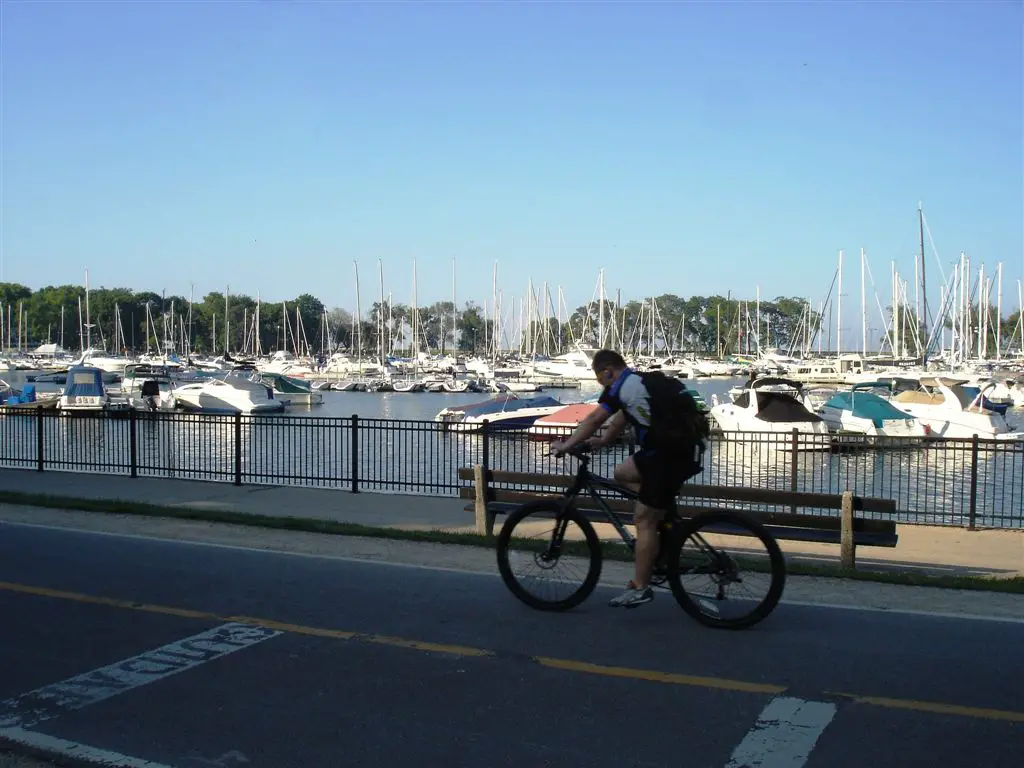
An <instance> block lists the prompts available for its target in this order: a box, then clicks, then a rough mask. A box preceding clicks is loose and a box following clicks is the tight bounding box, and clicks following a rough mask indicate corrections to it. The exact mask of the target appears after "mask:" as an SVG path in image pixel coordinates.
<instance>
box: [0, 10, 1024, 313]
mask: <svg viewBox="0 0 1024 768" xmlns="http://www.w3.org/2000/svg"><path fill="white" fill-rule="evenodd" d="M0 13H2V19H0V25H2V26H0V30H2V41H0V43H2V45H0V56H2V67H3V70H2V107H3V114H2V120H3V123H2V151H3V157H2V161H3V167H2V177H0V181H2V195H3V197H2V224H3V230H2V249H3V261H4V266H3V278H4V279H5V280H7V281H16V282H22V283H25V284H27V285H29V286H31V287H33V288H38V287H40V286H42V285H45V284H55V283H80V282H81V281H82V280H83V271H84V269H85V268H86V267H88V268H89V270H90V277H91V283H92V284H93V285H94V286H106V287H113V286H124V287H129V288H132V289H135V290H141V289H154V290H157V291H159V290H162V289H166V290H167V291H168V293H177V294H183V295H186V296H187V295H188V292H189V285H190V283H195V286H196V294H197V296H201V295H203V294H205V293H207V292H209V291H213V290H216V291H222V290H224V288H225V286H226V285H230V286H231V290H232V292H233V293H246V294H249V295H252V296H255V295H256V294H257V292H260V293H261V294H262V295H263V297H264V298H266V299H268V300H276V299H281V298H290V297H293V296H295V295H297V294H299V293H303V292H309V293H313V294H315V295H318V296H319V297H321V298H322V299H323V300H324V301H325V303H326V304H327V305H328V306H345V307H348V308H354V304H355V291H354V287H353V277H352V276H353V265H352V261H353V259H356V260H358V261H359V263H360V275H361V279H362V290H363V302H364V304H363V306H364V307H366V306H368V304H369V302H370V301H372V299H373V297H374V296H375V295H376V294H377V291H378V286H377V276H376V270H377V259H378V258H380V259H383V261H384V273H385V282H386V285H385V290H386V291H390V292H392V293H393V294H394V297H395V299H396V300H398V301H409V300H410V299H411V286H412V259H413V257H416V259H417V264H418V273H419V291H418V294H419V299H420V302H421V303H427V302H430V301H433V300H437V299H443V298H447V297H449V295H450V290H451V260H452V258H453V257H455V258H456V259H457V261H458V283H459V298H460V303H461V300H463V299H467V298H475V299H477V300H483V299H485V298H489V297H490V293H491V269H492V265H493V263H494V260H496V259H497V260H498V262H499V284H500V287H502V288H503V289H504V291H505V294H506V296H513V295H514V296H522V295H523V293H524V290H525V287H526V283H527V279H528V278H533V280H534V281H535V282H543V281H545V280H546V281H547V282H548V283H549V284H551V285H552V286H559V285H560V286H561V287H562V288H563V291H564V292H565V293H566V297H567V301H568V303H569V304H570V306H571V307H574V306H576V305H578V304H581V303H584V302H585V301H586V300H587V299H589V297H590V296H591V294H592V292H593V290H594V287H595V284H596V281H597V272H598V268H599V267H604V268H605V270H606V281H607V286H608V289H609V290H610V291H615V290H616V289H621V291H622V297H623V299H627V298H638V297H641V296H645V295H651V294H655V295H657V294H661V293H664V292H671V293H676V294H680V295H684V296H685V295H692V294H707V293H713V292H718V293H723V294H724V293H726V292H727V291H732V292H733V294H734V295H737V294H739V295H743V296H747V297H753V296H754V293H755V290H756V289H757V287H758V286H760V289H761V295H762V296H764V297H774V296H777V295H799V296H805V297H808V298H810V299H811V300H812V301H813V302H814V303H815V304H816V303H817V301H818V300H819V299H821V298H823V297H824V295H825V292H826V291H827V290H828V287H829V284H830V282H831V280H832V275H833V272H834V270H835V267H836V262H837V252H838V250H839V249H840V248H842V249H844V250H845V251H846V253H847V259H848V262H847V263H848V265H849V268H848V270H847V271H846V281H847V285H846V289H845V290H844V293H846V294H847V297H846V298H845V299H844V302H847V303H848V304H849V305H850V306H854V305H856V306H857V307H859V293H860V290H859V267H858V266H857V263H856V262H857V258H858V257H857V254H858V252H859V249H860V248H861V247H863V248H865V249H867V253H868V257H869V259H870V265H871V268H872V270H873V272H874V275H875V280H876V283H877V287H878V291H879V293H880V295H881V301H882V303H883V305H884V304H886V303H887V301H888V296H889V261H890V260H891V259H896V260H897V261H898V267H899V268H900V269H901V270H902V271H903V273H904V275H905V276H906V277H907V279H908V281H910V282H912V281H913V258H912V257H913V254H914V252H915V251H916V249H917V214H916V209H917V204H918V201H919V200H920V201H923V203H924V207H925V214H926V217H927V219H928V221H929V224H930V226H931V230H932V233H933V234H934V237H935V241H936V246H937V248H938V251H939V254H940V256H941V257H942V260H943V261H944V262H946V263H947V264H948V263H949V262H951V261H952V260H953V259H955V258H956V256H957V254H958V253H959V251H960V250H961V249H966V250H967V251H968V252H970V253H971V255H972V257H973V259H974V262H975V264H978V263H980V262H982V261H984V262H985V264H986V266H987V268H988V269H989V270H994V268H995V265H996V263H997V262H999V261H1002V262H1003V264H1004V279H1005V281H1006V285H1005V288H1004V293H1005V296H1006V298H1005V300H1006V301H1007V302H1008V303H1010V298H1009V297H1011V296H1012V305H1013V306H1012V309H1015V308H1016V285H1015V281H1016V279H1017V278H1020V277H1022V273H1024V158H1022V143H1024V140H1022V92H1024V83H1022V69H1024V61H1022V50H1021V36H1022V21H1024V14H1022V5H1021V3H1020V2H1009V1H1005V2H995V1H990V2H986V1H985V0H974V2H965V3H957V2H864V3H858V2H809V3H798V2H791V3H781V4H775V3H770V2H747V3H739V2H736V3H728V2H714V3H649V4H648V3H641V2H628V3H596V2H571V3H570V2H548V3H540V2H537V3H527V2H506V3H483V2H479V3H431V2H415V3H387V2H375V3H345V2H321V3H303V2H184V1H182V2H166V3H160V2H140V3H125V2H116V3H114V2H111V3H95V2H88V1H87V0H76V1H75V2H19V1H18V0H6V2H3V4H2V5H0ZM928 268H929V270H930V272H931V274H933V275H934V274H935V273H936V272H937V267H936V262H935V260H934V258H933V257H931V256H929V263H928ZM933 285H934V283H933ZM932 301H933V302H934V301H937V292H936V295H935V297H934V298H933V299H932ZM871 303H872V305H873V304H874V301H873V299H872V300H871ZM1006 313H1007V314H1009V311H1007V312H1006ZM844 314H846V313H844ZM849 326H850V329H851V333H852V332H853V329H854V328H859V321H858V320H856V319H854V318H851V320H850V323H849Z"/></svg>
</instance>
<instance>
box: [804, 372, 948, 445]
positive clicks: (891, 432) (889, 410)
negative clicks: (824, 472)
mask: <svg viewBox="0 0 1024 768" xmlns="http://www.w3.org/2000/svg"><path fill="white" fill-rule="evenodd" d="M878 386H879V384H878V383H877V382H874V383H865V384H857V385H854V387H853V388H852V389H850V390H848V391H843V392H836V393H835V394H833V395H832V397H830V398H829V399H828V400H826V401H825V403H824V404H823V405H822V406H821V407H820V408H819V409H818V415H819V416H821V418H822V419H823V420H824V421H825V423H826V424H828V426H829V429H832V430H836V431H842V432H856V433H857V434H861V435H869V436H872V437H878V436H885V437H927V436H928V433H929V430H928V428H927V427H926V426H925V425H924V424H922V423H921V421H920V420H918V419H917V418H915V417H914V416H911V415H910V414H909V413H906V412H904V411H901V410H900V409H899V408H897V407H896V406H894V405H891V404H890V403H889V402H888V401H887V400H885V399H883V398H881V397H879V396H878V395H876V394H873V393H872V392H870V391H869V390H871V389H872V388H874V387H878Z"/></svg>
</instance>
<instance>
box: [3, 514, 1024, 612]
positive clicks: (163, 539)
mask: <svg viewBox="0 0 1024 768" xmlns="http://www.w3.org/2000/svg"><path fill="white" fill-rule="evenodd" d="M91 514H103V513H102V512H97V513H91ZM5 525H11V526H15V527H20V528H40V529H42V530H47V531H64V532H68V531H70V532H72V533H84V534H89V535H92V536H107V537H112V538H118V539H133V540H137V541H152V542H156V543H160V544H180V545H185V546H197V547H208V548H211V549H225V550H234V551H239V552H265V553H267V554H271V555H286V556H288V557H302V558H307V559H313V560H334V561H337V562H341V563H354V564H357V565H379V566H384V567H389V568H412V569H415V570H421V571H440V572H441V573H459V574H464V575H467V576H486V577H489V578H500V574H499V573H498V572H497V570H498V567H497V565H495V566H494V570H493V571H476V570H470V569H467V568H459V567H453V566H444V565H427V564H425V563H400V562H392V561H389V560H380V559H377V558H373V557H359V556H354V555H328V554H315V553H311V552H293V551H291V550H286V549H274V548H272V547H252V546H245V545H242V544H221V543H219V542H215V541H197V540H194V539H178V538H172V537H169V536H153V535H145V534H139V533H118V532H116V531H93V530H89V529H87V528H76V527H74V526H71V525H51V524H46V523H22V522H11V521H7V520H0V527H3V526H5ZM225 525H229V523H225ZM254 530H259V529H258V528H257V529H254ZM264 530H266V529H264ZM268 532H270V533H273V532H274V531H268ZM297 533H298V531H297ZM303 533H305V532H303ZM309 533H311V535H314V536H316V535H322V534H315V533H312V532H309ZM400 541H401V540H400ZM409 543H412V544H424V545H425V546H426V545H428V544H429V543H428V542H409ZM435 546H444V547H458V546H465V545H461V544H437V545H435ZM790 578H797V577H794V576H790ZM803 578H807V579H816V578H820V577H818V576H805V577H803ZM859 583H863V584H870V583H871V582H859ZM887 586H891V585H887ZM598 589H608V590H611V589H617V590H619V591H622V587H621V586H618V585H614V584H607V583H601V584H598ZM907 589H936V587H913V586H909V585H908V586H907ZM978 594H979V595H986V594H991V593H986V592H979V593H978ZM779 605H795V606H799V607H803V608H828V609H838V610H842V611H863V612H866V613H888V614H900V615H907V616H930V617H932V618H937V619H964V620H967V621H994V622H997V623H1000V624H1024V618H1018V617H1016V616H986V615H983V614H974V613H949V612H943V611H923V610H920V609H915V608H878V607H875V606H869V605H845V604H842V603H818V602H815V601H813V600H788V599H786V598H785V597H784V598H783V599H782V600H780V601H779Z"/></svg>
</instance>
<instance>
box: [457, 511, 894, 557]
mask: <svg viewBox="0 0 1024 768" xmlns="http://www.w3.org/2000/svg"><path fill="white" fill-rule="evenodd" d="M487 508H488V510H489V511H491V512H493V513H495V514H508V513H511V512H513V511H515V510H516V509H518V508H519V504H518V503H516V502H502V501H499V502H490V503H489V504H488V505H487ZM698 509H699V510H700V511H702V512H706V511H708V509H709V508H707V507H701V508H698ZM715 509H717V508H715ZM466 511H469V512H471V511H473V505H467V506H466ZM577 511H579V512H581V513H582V514H583V515H584V516H585V517H586V518H587V519H588V520H590V521H591V522H595V523H601V522H605V517H604V513H603V512H602V511H600V510H596V509H589V508H584V507H580V508H578V510H577ZM725 511H736V510H725ZM748 514H750V516H751V517H753V518H754V519H755V520H758V521H759V522H761V523H762V524H764V526H765V528H767V529H768V531H769V532H770V533H771V534H772V535H773V536H775V538H777V539H784V540H788V541H805V542H814V543H820V544H839V543H840V542H841V533H840V529H839V522H840V521H839V518H811V519H815V520H822V521H826V522H828V523H831V522H832V521H834V522H835V525H834V526H830V527H812V526H804V525H803V520H806V519H807V518H804V519H803V520H801V525H799V526H793V525H780V524H778V523H777V522H773V521H772V520H771V519H766V518H769V517H770V516H769V515H758V514H757V513H748ZM616 517H617V518H618V519H619V521H620V522H622V523H624V524H626V525H630V524H632V522H633V516H632V515H631V514H627V513H622V512H620V513H617V514H616ZM684 517H686V516H685V515H684ZM790 517H794V516H790ZM795 517H799V516H795ZM855 522H856V521H855ZM860 522H865V523H880V524H881V525H880V526H879V527H878V528H876V529H873V530H857V528H856V525H855V527H854V532H853V539H854V544H856V545H857V546H863V547H890V548H891V547H895V546H896V544H897V542H898V540H899V537H898V536H897V535H896V524H895V523H892V522H889V521H887V520H862V521H860ZM705 530H708V531H711V532H714V533H721V534H731V535H747V534H746V532H745V531H743V530H737V529H736V528H734V527H732V526H730V525H728V524H720V525H710V526H707V527H706V529H705Z"/></svg>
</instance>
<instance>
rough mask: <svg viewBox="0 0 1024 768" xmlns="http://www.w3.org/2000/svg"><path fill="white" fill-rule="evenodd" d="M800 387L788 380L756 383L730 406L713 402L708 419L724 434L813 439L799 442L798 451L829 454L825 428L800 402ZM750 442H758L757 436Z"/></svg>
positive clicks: (767, 377)
mask: <svg viewBox="0 0 1024 768" xmlns="http://www.w3.org/2000/svg"><path fill="white" fill-rule="evenodd" d="M802 398H803V395H802V387H801V386H800V384H799V383H797V382H795V381H791V380H788V379H780V378H775V377H770V376H766V377H763V378H760V379H756V380H754V381H753V382H751V383H750V385H749V386H748V387H747V388H746V389H745V390H744V391H743V392H741V393H740V394H739V395H738V396H737V397H736V398H735V399H734V400H733V401H732V402H731V403H719V402H718V401H717V400H718V398H717V397H713V398H712V403H713V405H712V407H711V416H712V417H713V418H714V420H715V422H717V424H718V426H719V427H720V428H721V429H722V431H723V432H755V433H756V432H761V433H765V432H775V433H779V434H790V435H791V434H792V433H793V430H796V431H797V433H799V435H801V436H811V437H812V438H814V439H811V440H807V439H803V440H800V441H799V447H798V450H802V451H808V450H810V451H813V450H829V449H830V447H831V445H830V443H829V440H828V439H827V437H828V434H829V431H828V425H827V424H825V422H824V421H823V420H822V418H821V417H820V416H818V415H817V414H816V413H812V412H811V411H810V410H808V409H807V407H806V406H805V405H804V403H803V402H802ZM753 439H755V440H756V439H758V438H757V437H756V436H755V437H754V438H753Z"/></svg>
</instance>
